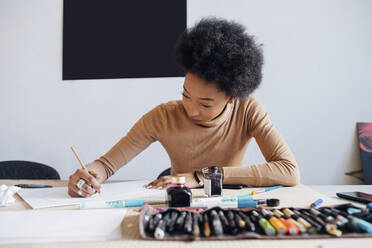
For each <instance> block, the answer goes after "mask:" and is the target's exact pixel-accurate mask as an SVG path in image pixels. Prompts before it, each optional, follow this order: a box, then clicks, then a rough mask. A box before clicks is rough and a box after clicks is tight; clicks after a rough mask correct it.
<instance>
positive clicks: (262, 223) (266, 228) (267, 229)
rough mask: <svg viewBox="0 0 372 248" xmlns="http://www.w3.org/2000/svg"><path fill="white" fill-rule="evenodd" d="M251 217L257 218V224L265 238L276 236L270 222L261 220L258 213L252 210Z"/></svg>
mask: <svg viewBox="0 0 372 248" xmlns="http://www.w3.org/2000/svg"><path fill="white" fill-rule="evenodd" d="M251 213H252V215H253V216H255V217H256V218H257V222H258V224H259V225H260V227H261V228H262V229H263V230H264V232H265V234H266V235H267V236H274V235H276V230H275V228H274V227H273V226H272V225H271V224H270V222H269V221H268V220H267V219H265V218H263V217H262V216H261V215H260V214H259V213H257V212H256V211H255V210H253V211H252V212H251Z"/></svg>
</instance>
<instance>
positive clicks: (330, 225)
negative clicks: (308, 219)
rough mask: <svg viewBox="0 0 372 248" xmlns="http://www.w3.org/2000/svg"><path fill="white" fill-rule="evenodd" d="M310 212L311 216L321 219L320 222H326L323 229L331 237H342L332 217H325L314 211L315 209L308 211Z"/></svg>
mask: <svg viewBox="0 0 372 248" xmlns="http://www.w3.org/2000/svg"><path fill="white" fill-rule="evenodd" d="M310 212H311V213H312V214H313V215H315V216H317V217H319V218H321V219H322V220H324V221H325V222H326V225H325V226H324V227H325V230H326V231H327V232H328V233H329V234H331V235H333V236H336V237H341V235H342V231H341V230H339V229H338V228H337V224H336V223H337V221H336V219H334V218H333V217H332V216H330V215H328V216H327V215H325V214H323V213H321V212H319V211H318V210H316V209H315V208H312V209H310Z"/></svg>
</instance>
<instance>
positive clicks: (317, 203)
mask: <svg viewBox="0 0 372 248" xmlns="http://www.w3.org/2000/svg"><path fill="white" fill-rule="evenodd" d="M322 203H323V200H322V199H318V200H316V201H315V202H313V203H311V207H312V208H316V207H317V206H319V205H320V204H322Z"/></svg>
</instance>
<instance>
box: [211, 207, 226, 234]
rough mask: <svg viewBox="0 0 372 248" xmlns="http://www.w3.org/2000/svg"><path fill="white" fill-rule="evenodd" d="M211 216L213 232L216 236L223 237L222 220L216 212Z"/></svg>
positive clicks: (212, 212) (213, 211)
mask: <svg viewBox="0 0 372 248" xmlns="http://www.w3.org/2000/svg"><path fill="white" fill-rule="evenodd" d="M210 216H211V217H212V226H213V230H214V233H215V235H216V236H221V235H223V228H222V223H221V220H220V217H219V216H218V214H217V212H216V210H212V211H211V212H210Z"/></svg>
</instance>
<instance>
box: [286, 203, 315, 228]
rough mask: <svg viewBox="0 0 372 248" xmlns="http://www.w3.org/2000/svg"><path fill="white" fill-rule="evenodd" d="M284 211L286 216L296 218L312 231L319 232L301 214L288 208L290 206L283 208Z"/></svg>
mask: <svg viewBox="0 0 372 248" xmlns="http://www.w3.org/2000/svg"><path fill="white" fill-rule="evenodd" d="M283 213H284V214H285V215H286V216H288V217H290V218H293V219H295V220H296V221H297V222H298V223H301V224H302V225H303V226H304V227H305V228H306V229H307V230H308V231H309V232H310V233H316V232H317V231H316V229H315V228H314V227H313V226H312V225H311V224H310V223H309V222H307V221H306V220H304V219H303V218H301V217H300V216H298V215H296V214H295V213H293V212H292V211H291V210H290V209H288V208H285V209H283Z"/></svg>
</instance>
